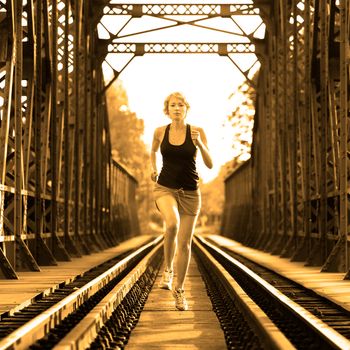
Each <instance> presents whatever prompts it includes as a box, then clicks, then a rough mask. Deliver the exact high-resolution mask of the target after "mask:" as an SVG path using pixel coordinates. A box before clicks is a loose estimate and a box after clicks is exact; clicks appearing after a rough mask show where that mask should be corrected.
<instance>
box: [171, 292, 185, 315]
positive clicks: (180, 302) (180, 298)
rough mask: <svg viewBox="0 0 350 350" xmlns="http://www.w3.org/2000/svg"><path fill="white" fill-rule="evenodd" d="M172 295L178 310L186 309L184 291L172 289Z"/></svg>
mask: <svg viewBox="0 0 350 350" xmlns="http://www.w3.org/2000/svg"><path fill="white" fill-rule="evenodd" d="M173 296H174V298H175V307H176V308H177V309H178V310H180V311H186V310H188V304H187V300H186V298H185V291H184V290H183V289H174V290H173Z"/></svg>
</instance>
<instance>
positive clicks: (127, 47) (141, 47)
mask: <svg viewBox="0 0 350 350" xmlns="http://www.w3.org/2000/svg"><path fill="white" fill-rule="evenodd" d="M108 52H109V53H133V54H135V55H136V56H142V55H144V54H151V53H172V54H174V53H183V54H185V53H202V54H203V53H211V54H213V53H216V54H219V55H221V56H226V55H228V54H230V53H255V45H254V44H253V43H239V42H238V43H213V42H207V43H185V42H183V43H156V42H154V43H150V42H148V43H146V42H144V43H133V42H114V43H112V44H110V45H108Z"/></svg>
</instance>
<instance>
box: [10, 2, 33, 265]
mask: <svg viewBox="0 0 350 350" xmlns="http://www.w3.org/2000/svg"><path fill="white" fill-rule="evenodd" d="M22 11H23V6H22V1H21V0H17V1H14V20H15V25H14V28H15V45H14V50H15V59H16V65H15V80H14V84H15V86H14V91H13V92H14V100H15V103H14V107H15V108H14V121H15V178H14V180H15V202H14V234H15V239H16V241H15V246H16V251H15V254H16V255H15V269H16V270H17V271H21V270H26V269H29V270H32V271H40V268H39V266H38V264H37V263H36V261H35V259H34V258H33V256H32V254H31V252H30V251H29V249H28V247H27V245H26V244H25V243H24V242H23V240H22V232H23V222H22V203H23V201H22V189H23V183H24V176H23V163H22V101H21V99H22V68H23V52H22Z"/></svg>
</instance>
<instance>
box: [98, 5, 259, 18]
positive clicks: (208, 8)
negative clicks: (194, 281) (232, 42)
mask: <svg viewBox="0 0 350 350" xmlns="http://www.w3.org/2000/svg"><path fill="white" fill-rule="evenodd" d="M259 12H260V11H259V8H257V7H256V5H254V4H248V3H247V4H203V3H202V4H200V3H198V4H175V3H173V4H108V5H106V7H105V8H104V9H103V14H104V15H131V16H133V17H141V16H144V15H152V16H153V15H155V16H159V17H160V16H177V15H180V16H189V15H194V16H208V17H213V16H220V17H230V16H237V15H259Z"/></svg>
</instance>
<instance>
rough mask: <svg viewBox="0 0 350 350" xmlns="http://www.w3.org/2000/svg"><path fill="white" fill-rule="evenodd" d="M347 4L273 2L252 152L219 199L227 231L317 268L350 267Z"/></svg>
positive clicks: (312, 0)
mask: <svg viewBox="0 0 350 350" xmlns="http://www.w3.org/2000/svg"><path fill="white" fill-rule="evenodd" d="M349 11H350V6H349V2H348V1H345V0H344V1H342V0H340V1H333V0H326V1H321V0H302V1H299V0H291V1H285V2H277V1H275V2H274V3H272V4H271V8H270V13H271V17H270V20H267V22H266V23H267V36H266V40H265V45H266V59H265V60H263V62H264V63H263V65H262V68H261V70H260V75H259V84H258V88H257V101H256V107H257V108H256V116H255V124H256V127H255V133H254V142H253V154H252V159H251V160H250V161H249V162H248V163H247V164H245V165H244V166H243V167H242V168H241V169H240V170H239V171H237V172H236V173H233V174H232V175H231V176H230V177H229V178H228V179H227V180H226V190H227V191H228V193H227V195H228V196H230V195H231V196H232V193H234V191H236V189H237V188H240V197H239V198H236V199H235V200H234V201H231V202H230V200H228V202H227V203H226V210H225V222H224V227H223V231H224V232H225V234H228V235H231V234H232V232H237V234H235V233H234V234H233V236H234V237H236V238H237V239H239V240H241V241H242V242H244V243H247V244H249V245H251V246H254V247H257V248H259V249H264V250H267V251H270V252H272V253H274V254H280V255H282V256H284V257H290V258H291V259H293V260H296V261H304V262H306V263H307V264H308V265H313V266H321V267H322V271H340V272H347V271H349V266H350V265H349V263H350V257H349V249H348V248H349V239H350V235H349V219H348V210H349V180H350V179H349V146H350V145H349V141H350V140H349V135H348V127H349V125H348V122H349V117H350V101H349V83H350V60H349V52H350V51H349V35H350V28H349V27H350V22H349V18H350V15H349ZM247 179H250V180H247ZM247 182H250V183H251V186H249V185H248V184H247ZM228 198H229V197H228ZM240 199H241V202H240ZM243 212H244V214H243ZM237 216H244V217H246V218H247V219H248V220H247V221H245V222H242V221H238V219H237ZM253 218H254V220H253ZM247 222H249V224H247ZM232 230H233V231H232ZM348 275H349V273H348ZM348 277H349V276H346V278H348Z"/></svg>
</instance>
